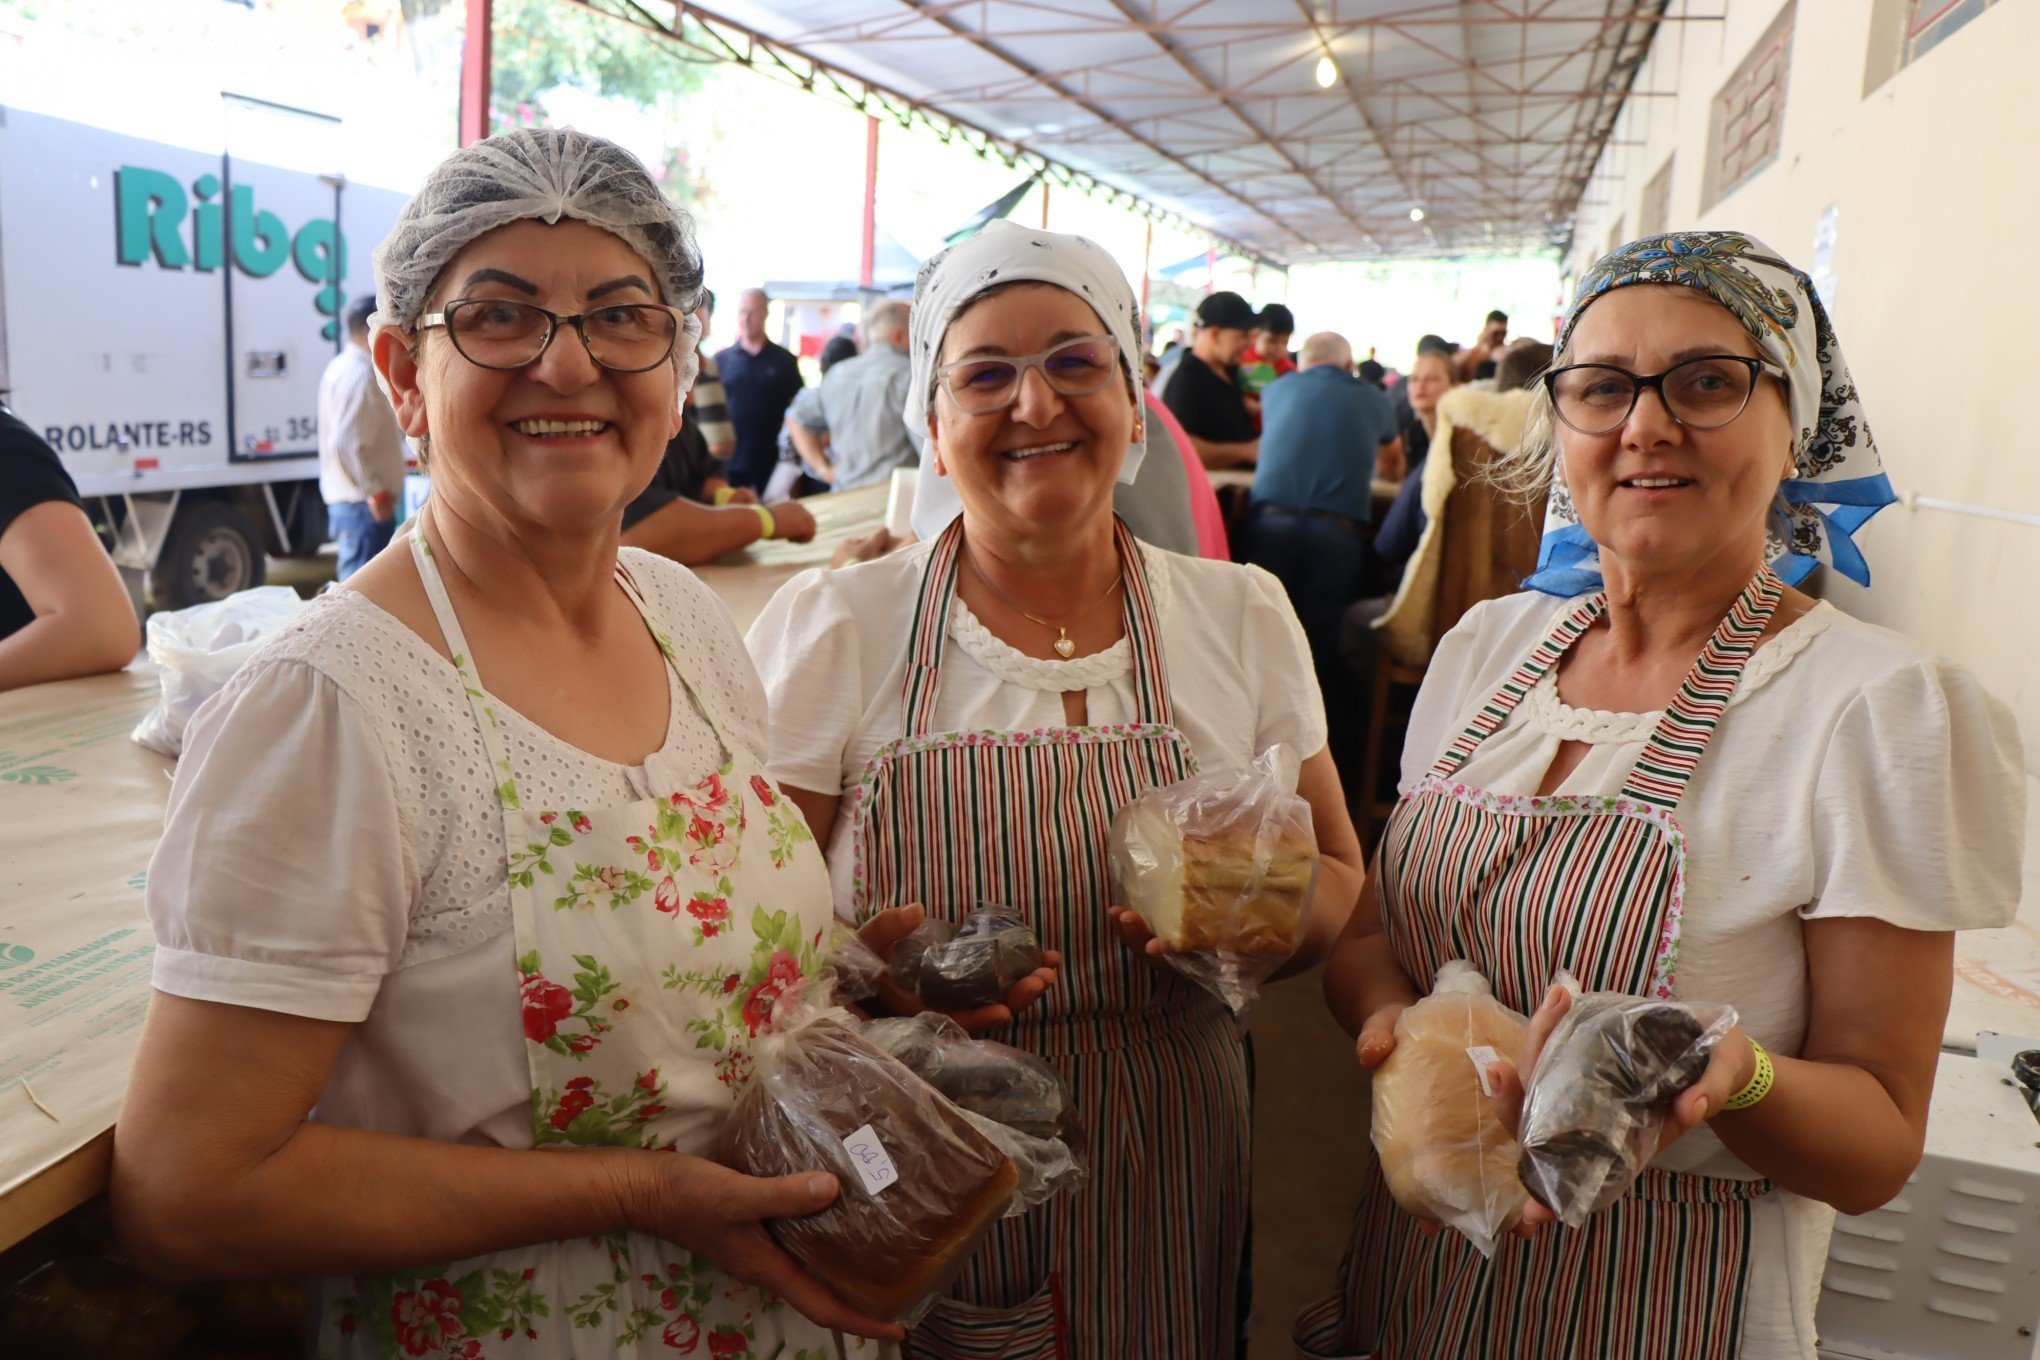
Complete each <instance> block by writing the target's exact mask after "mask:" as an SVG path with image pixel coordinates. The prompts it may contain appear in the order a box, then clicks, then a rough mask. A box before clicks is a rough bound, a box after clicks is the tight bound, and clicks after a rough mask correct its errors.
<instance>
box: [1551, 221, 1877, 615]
mask: <svg viewBox="0 0 2040 1360" xmlns="http://www.w3.org/2000/svg"><path fill="white" fill-rule="evenodd" d="M1636 283H1660V284H1673V285H1676V286H1679V287H1684V288H1694V289H1697V290H1699V291H1700V292H1703V293H1705V294H1707V295H1708V296H1709V297H1711V298H1713V299H1714V300H1715V301H1716V302H1719V303H1720V304H1721V305H1722V306H1724V307H1726V308H1727V309H1728V310H1729V311H1730V312H1731V313H1733V314H1734V316H1735V318H1736V320H1737V321H1739V322H1741V323H1742V327H1743V329H1744V330H1746V331H1748V332H1749V335H1750V338H1751V339H1752V340H1754V341H1756V343H1757V348H1758V350H1759V352H1760V353H1761V354H1762V355H1763V356H1764V357H1765V358H1766V359H1769V360H1770V361H1771V362H1773V363H1775V364H1777V365H1778V366H1779V367H1780V368H1783V369H1784V370H1785V371H1786V373H1787V374H1788V375H1789V381H1790V389H1791V401H1790V404H1791V413H1792V420H1793V426H1794V429H1795V430H1796V432H1797V433H1796V436H1795V439H1794V444H1793V449H1794V452H1793V459H1794V462H1795V464H1796V470H1797V474H1798V475H1796V476H1795V477H1792V478H1790V479H1789V480H1787V481H1786V482H1785V483H1784V485H1783V486H1782V487H1781V488H1780V497H1781V501H1782V506H1781V509H1782V512H1783V515H1784V518H1785V521H1786V526H1787V531H1786V533H1785V534H1784V535H1783V536H1779V535H1777V534H1775V533H1774V534H1773V535H1772V536H1771V539H1770V542H1769V545H1768V548H1767V556H1768V559H1769V561H1770V563H1771V567H1772V570H1774V571H1776V572H1777V573H1778V575H1779V576H1780V577H1781V578H1782V579H1783V580H1784V581H1785V582H1786V584H1788V585H1796V584H1798V583H1799V582H1800V581H1802V580H1804V579H1805V578H1806V576H1807V575H1808V573H1810V572H1811V571H1812V570H1813V569H1814V567H1816V566H1817V565H1819V564H1821V563H1823V562H1824V563H1826V564H1828V565H1829V566H1831V567H1833V568H1834V569H1835V570H1837V571H1839V572H1841V573H1842V574H1843V575H1845V576H1847V577H1849V578H1850V579H1851V580H1853V581H1855V582H1857V583H1858V584H1861V585H1868V584H1870V567H1869V564H1868V563H1867V562H1865V561H1864V560H1863V554H1862V552H1861V550H1860V549H1858V548H1857V547H1856V543H1855V539H1854V535H1855V532H1856V530H1858V529H1860V528H1862V527H1863V525H1864V523H1865V522H1867V521H1868V520H1869V518H1870V517H1871V516H1872V515H1874V514H1876V513H1877V512H1878V511H1879V510H1882V509H1883V508H1884V507H1885V506H1887V505H1890V504H1891V503H1892V502H1893V501H1895V500H1896V499H1897V498H1898V497H1897V494H1896V493H1895V492H1893V490H1892V489H1891V482H1890V481H1889V479H1887V478H1886V477H1885V475H1884V462H1883V460H1882V459H1881V458H1880V457H1879V456H1878V453H1877V444H1876V441H1874V440H1873V439H1872V438H1871V437H1870V425H1869V422H1868V421H1867V420H1865V419H1864V415H1863V404H1862V401H1861V399H1860V398H1859V397H1858V395H1857V392H1856V381H1855V379H1854V378H1853V377H1851V376H1850V374H1849V365H1848V363H1847V362H1846V361H1845V360H1844V359H1843V358H1842V346H1841V342H1840V341H1839V340H1837V339H1836V338H1835V330H1834V327H1833V325H1831V324H1830V323H1829V321H1828V314H1827V309H1826V308H1825V307H1823V306H1822V305H1821V301H1820V296H1819V294H1817V293H1816V292H1815V291H1814V288H1813V281H1812V280H1811V279H1809V278H1808V277H1807V276H1806V274H1805V273H1804V272H1802V271H1801V270H1799V269H1796V268H1794V267H1793V266H1792V265H1790V264H1787V263H1786V262H1785V260H1784V259H1783V257H1781V256H1780V255H1779V254H1778V252H1776V251H1775V250H1772V249H1771V248H1770V247H1769V246H1767V245H1765V244H1764V243H1763V242H1761V241H1759V240H1757V239H1756V238H1755V237H1752V236H1746V235H1744V234H1743V233H1741V232H1737V231H1676V232H1668V233H1665V234H1663V235H1658V236H1646V237H1643V238H1642V239H1640V240H1635V241H1631V242H1629V244H1627V245H1625V246H1621V247H1619V248H1618V249H1616V250H1613V251H1610V252H1609V253H1608V254H1607V255H1605V256H1603V257H1602V258H1601V259H1600V260H1599V261H1598V262H1596V263H1595V265H1594V267H1593V268H1592V269H1590V270H1588V271H1587V273H1586V276H1585V277H1584V278H1582V279H1581V280H1580V286H1579V290H1578V292H1577V293H1576V294H1575V295H1574V297H1573V304H1572V309H1571V310H1570V311H1569V312H1567V313H1566V318H1565V324H1564V326H1563V327H1561V328H1560V330H1559V336H1558V352H1559V353H1560V354H1561V355H1563V354H1564V353H1565V350H1566V346H1567V344H1568V343H1570V341H1571V340H1572V333H1573V328H1574V327H1575V326H1577V325H1578V324H1579V320H1580V317H1581V316H1582V315H1583V314H1585V312H1586V310H1587V308H1589V307H1591V306H1592V305H1593V304H1594V303H1595V302H1596V301H1598V300H1599V299H1600V298H1602V297H1603V296H1605V295H1606V294H1608V293H1609V292H1611V291H1612V290H1614V289H1617V288H1624V287H1627V286H1629V285H1630V284H1636ZM1523 584H1524V585H1526V586H1528V587H1530V588H1531V589H1533V590H1542V591H1545V592H1547V593H1549V594H1553V595H1562V596H1571V595H1580V594H1584V593H1586V592H1587V591H1590V590H1596V589H1599V588H1600V584H1601V568H1600V549H1599V548H1598V547H1596V546H1595V544H1594V541H1593V539H1591V538H1589V537H1588V536H1587V532H1586V530H1585V528H1584V527H1582V526H1581V524H1580V522H1579V516H1578V515H1577V514H1576V513H1575V512H1574V510H1573V505H1572V498H1571V496H1570V495H1568V494H1567V492H1566V488H1565V477H1564V469H1563V468H1562V467H1554V468H1553V469H1552V486H1551V495H1550V497H1549V498H1548V500H1547V502H1546V509H1545V520H1544V546H1543V550H1542V551H1541V552H1540V553H1539V555H1538V560H1537V571H1536V572H1535V573H1534V574H1533V575H1532V576H1531V577H1530V578H1529V579H1528V580H1526V581H1525V582H1524V583H1523Z"/></svg>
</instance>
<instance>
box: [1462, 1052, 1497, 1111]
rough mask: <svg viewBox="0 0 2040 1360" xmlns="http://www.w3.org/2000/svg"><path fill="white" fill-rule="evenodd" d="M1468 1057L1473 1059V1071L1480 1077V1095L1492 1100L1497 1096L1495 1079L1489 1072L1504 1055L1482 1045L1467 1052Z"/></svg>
mask: <svg viewBox="0 0 2040 1360" xmlns="http://www.w3.org/2000/svg"><path fill="white" fill-rule="evenodd" d="M1466 1056H1467V1057H1469V1058H1471V1059H1473V1070H1474V1072H1475V1073H1476V1074H1477V1075H1478V1076H1479V1077H1480V1093H1481V1094H1482V1095H1484V1096H1487V1097H1489V1098H1490V1099H1492V1098H1493V1097H1494V1094H1495V1079H1494V1078H1493V1077H1492V1076H1490V1075H1488V1070H1489V1069H1490V1068H1492V1067H1493V1066H1494V1065H1495V1064H1496V1063H1498V1062H1500V1061H1501V1060H1502V1055H1501V1054H1499V1053H1497V1052H1495V1051H1494V1050H1493V1049H1492V1048H1489V1047H1488V1046H1487V1045H1486V1044H1482V1045H1481V1046H1480V1047H1478V1048H1469V1049H1467V1050H1466Z"/></svg>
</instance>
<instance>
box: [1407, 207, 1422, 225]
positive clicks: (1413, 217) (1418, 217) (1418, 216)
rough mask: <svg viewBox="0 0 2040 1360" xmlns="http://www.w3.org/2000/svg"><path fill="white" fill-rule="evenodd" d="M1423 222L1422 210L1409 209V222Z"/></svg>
mask: <svg viewBox="0 0 2040 1360" xmlns="http://www.w3.org/2000/svg"><path fill="white" fill-rule="evenodd" d="M1423 220H1424V210H1423V209H1422V208H1411V209H1410V221H1412V222H1421V221H1423Z"/></svg>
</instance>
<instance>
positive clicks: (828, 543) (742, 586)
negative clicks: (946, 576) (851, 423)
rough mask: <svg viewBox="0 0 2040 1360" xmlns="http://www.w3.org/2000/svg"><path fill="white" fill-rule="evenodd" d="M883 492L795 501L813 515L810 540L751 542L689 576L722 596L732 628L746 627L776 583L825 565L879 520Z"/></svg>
mask: <svg viewBox="0 0 2040 1360" xmlns="http://www.w3.org/2000/svg"><path fill="white" fill-rule="evenodd" d="M886 492H887V487H886V485H885V483H883V482H881V483H879V484H878V485H876V486H865V487H859V488H858V489H857V490H855V491H838V492H832V493H830V494H829V495H826V496H810V497H808V498H807V499H806V500H803V501H802V502H801V504H802V505H804V506H806V507H807V508H808V510H809V511H810V512H811V513H812V514H813V515H814V517H815V537H814V541H813V542H810V543H784V542H779V541H776V540H775V541H772V542H765V543H753V544H752V545H751V546H750V547H748V548H742V549H739V550H738V551H736V552H733V553H730V554H728V555H726V556H723V557H719V558H717V559H716V560H715V561H713V562H711V563H709V564H708V565H706V566H701V567H696V568H695V569H694V574H695V575H696V576H699V577H700V578H701V579H702V580H704V581H706V582H707V583H708V584H709V586H710V588H711V589H713V590H714V591H715V593H716V594H718V595H720V596H722V598H723V602H724V603H725V604H727V605H729V607H730V613H732V614H733V615H735V616H736V620H737V627H739V628H749V627H750V626H751V621H752V620H753V619H756V618H757V617H758V615H759V613H760V612H761V611H762V610H763V609H764V608H765V602H766V601H767V600H770V599H771V598H772V596H773V593H774V592H775V591H777V590H778V589H779V588H780V587H781V586H783V585H785V584H786V583H787V582H788V581H790V580H792V579H793V578H794V577H795V576H797V575H799V574H800V573H801V572H804V571H806V570H807V569H808V568H810V567H826V566H828V565H829V559H830V557H831V556H833V555H834V553H835V551H836V549H837V548H839V547H841V546H842V545H843V544H845V543H847V542H849V541H850V540H851V539H853V538H859V537H862V536H863V535H865V534H868V533H871V532H872V531H873V530H875V529H877V528H878V527H879V526H880V525H881V524H883V523H884V522H885V505H886Z"/></svg>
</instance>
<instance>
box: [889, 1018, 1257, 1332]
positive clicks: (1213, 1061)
mask: <svg viewBox="0 0 2040 1360" xmlns="http://www.w3.org/2000/svg"><path fill="white" fill-rule="evenodd" d="M1213 1009H1215V1008H1204V1007H1200V1008H1199V1009H1198V1010H1197V1011H1195V1012H1192V1013H1190V1014H1188V1015H1183V1014H1181V1013H1178V1014H1176V1015H1172V1016H1170V1017H1168V1019H1167V1021H1166V1022H1164V1021H1163V1019H1162V1017H1157V1016H1142V1017H1134V1018H1131V1019H1128V1020H1126V1021H1125V1022H1124V1024H1123V1026H1116V1027H1115V1028H1118V1029H1119V1032H1118V1033H1117V1034H1111V1033H1108V1034H1105V1035H1104V1036H1102V1039H1103V1042H1101V1043H1099V1044H1098V1045H1097V1046H1087V1045H1084V1044H1082V1043H1081V1042H1079V1043H1075V1044H1072V1045H1070V1046H1069V1048H1070V1050H1071V1051H1063V1052H1056V1051H1054V1049H1056V1048H1059V1047H1061V1046H1060V1045H1054V1044H1051V1045H1049V1046H1048V1047H1049V1048H1050V1050H1051V1051H1050V1052H1048V1053H1047V1054H1046V1055H1045V1056H1046V1057H1047V1060H1048V1061H1049V1062H1050V1063H1052V1064H1053V1065H1054V1066H1055V1067H1056V1068H1057V1069H1058V1070H1060V1071H1061V1072H1062V1074H1063V1076H1064V1078H1065V1079H1066V1080H1067V1081H1068V1082H1069V1083H1070V1087H1071V1094H1072V1096H1073V1097H1074V1100H1075V1103H1076V1108H1077V1111H1078V1112H1079V1113H1080V1114H1081V1115H1082V1116H1083V1118H1084V1121H1085V1123H1086V1126H1087V1128H1088V1133H1089V1140H1090V1161H1091V1179H1090V1182H1089V1184H1087V1185H1086V1186H1085V1187H1084V1188H1083V1189H1082V1190H1080V1191H1078V1192H1077V1193H1075V1194H1071V1195H1063V1196H1057V1197H1056V1198H1054V1199H1051V1200H1049V1201H1048V1202H1047V1203H1046V1204H1043V1205H1040V1206H1038V1207H1037V1208H1035V1209H1032V1210H1030V1211H1028V1212H1027V1213H1026V1214H1023V1215H1021V1216H1020V1217H1017V1218H1010V1219H1007V1220H1005V1221H1004V1222H1002V1223H1001V1224H1000V1225H999V1227H998V1229H997V1231H996V1232H995V1233H994V1234H993V1236H992V1238H991V1240H990V1242H989V1243H988V1244H987V1245H986V1246H985V1248H984V1249H983V1250H982V1251H980V1252H979V1253H978V1255H977V1256H976V1257H975V1258H974V1259H973V1260H972V1262H971V1265H970V1267H969V1268H968V1269H967V1270H966V1272H965V1273H964V1275H963V1277H962V1278H961V1279H960V1280H959V1281H958V1282H957V1284H956V1286H955V1287H954V1288H953V1289H952V1290H951V1291H950V1297H949V1298H948V1299H946V1300H944V1301H943V1302H942V1303H940V1304H938V1305H937V1306H936V1308H935V1310H934V1311H933V1312H932V1313H931V1314H930V1316H929V1318H928V1319H927V1321H926V1322H924V1323H923V1324H922V1325H921V1326H920V1327H917V1328H916V1329H915V1330H914V1332H913V1334H912V1335H911V1336H910V1337H909V1339H908V1341H907V1344H906V1346H905V1351H906V1354H907V1356H908V1357H909V1360H993V1357H997V1360H1230V1357H1231V1356H1232V1355H1233V1354H1234V1352H1235V1350H1236V1348H1237V1345H1238V1331H1239V1318H1238V1315H1237V1305H1238V1281H1239V1272H1240V1264H1241V1259H1242V1256H1243V1254H1244V1252H1245V1250H1246V1231H1247V1193H1248V1176H1249V1170H1250V1168H1249V1164H1248V1163H1249V1146H1250V1135H1251V1130H1250V1125H1249V1116H1248V1108H1247V1067H1246V1053H1245V1043H1244V1040H1243V1039H1242V1037H1241V1035H1240V1031H1239V1029H1238V1027H1237V1026H1236V1025H1235V1024H1234V1023H1233V1022H1232V1020H1231V1019H1230V1017H1227V1016H1225V1015H1224V1014H1223V1013H1222V1012H1218V1013H1216V1014H1214V1013H1213ZM1105 1027H1106V1026H1104V1025H1101V1026H1100V1028H1105ZM1057 1028H1061V1029H1068V1028H1069V1026H1068V1025H1067V1024H1066V1025H1062V1026H1057ZM1019 1042H1022V1043H1023V1044H1025V1046H1027V1047H1030V1048H1035V1051H1037V1052H1039V1051H1041V1049H1039V1048H1036V1047H1035V1045H1034V1044H1032V1043H1027V1042H1026V1041H1025V1040H1020V1041H1019ZM1108 1044H1109V1046H1107V1045H1108Z"/></svg>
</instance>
